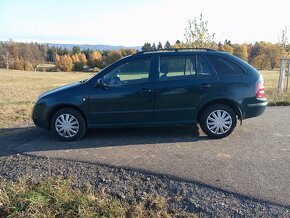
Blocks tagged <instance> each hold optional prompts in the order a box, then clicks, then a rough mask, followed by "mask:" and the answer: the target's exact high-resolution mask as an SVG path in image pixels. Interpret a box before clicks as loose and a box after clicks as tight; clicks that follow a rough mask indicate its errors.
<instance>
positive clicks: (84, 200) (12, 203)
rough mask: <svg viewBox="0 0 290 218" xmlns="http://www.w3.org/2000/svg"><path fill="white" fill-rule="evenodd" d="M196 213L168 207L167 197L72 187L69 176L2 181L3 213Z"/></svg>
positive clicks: (0, 209)
mask: <svg viewBox="0 0 290 218" xmlns="http://www.w3.org/2000/svg"><path fill="white" fill-rule="evenodd" d="M176 216H179V217H196V216H195V215H194V214H192V213H187V212H185V211H181V210H179V211H177V210H175V211H174V210H169V207H168V204H167V200H166V199H165V198H164V197H160V196H150V195H148V196H146V197H145V198H144V200H142V201H139V202H136V203H131V204H129V203H128V202H126V201H123V200H120V199H117V198H113V197H111V196H109V195H107V194H105V193H104V192H98V191H97V190H95V189H94V188H93V187H92V186H91V185H89V184H87V185H84V186H83V187H82V188H73V186H72V182H71V181H70V180H68V179H61V178H48V179H47V180H42V181H40V182H39V181H36V180H34V179H32V178H25V179H21V180H19V181H17V182H11V181H5V182H3V181H2V182H0V217H11V218H12V217H88V218H89V217H176Z"/></svg>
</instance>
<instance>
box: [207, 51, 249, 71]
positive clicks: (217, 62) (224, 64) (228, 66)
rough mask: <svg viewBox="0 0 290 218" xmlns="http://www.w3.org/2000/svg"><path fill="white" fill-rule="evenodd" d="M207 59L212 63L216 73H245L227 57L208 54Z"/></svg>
mask: <svg viewBox="0 0 290 218" xmlns="http://www.w3.org/2000/svg"><path fill="white" fill-rule="evenodd" d="M207 59H208V60H209V62H210V63H211V64H212V66H213V67H214V69H215V70H216V72H217V74H218V75H237V74H244V73H245V71H244V70H243V69H242V68H241V67H240V66H239V65H238V64H236V63H234V62H233V61H231V60H229V59H227V58H224V57H220V56H214V55H208V56H207Z"/></svg>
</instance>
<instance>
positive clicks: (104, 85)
mask: <svg viewBox="0 0 290 218" xmlns="http://www.w3.org/2000/svg"><path fill="white" fill-rule="evenodd" d="M96 86H98V87H100V88H102V89H106V88H107V87H108V86H109V85H108V84H107V83H106V82H104V80H102V79H98V80H97V84H96Z"/></svg>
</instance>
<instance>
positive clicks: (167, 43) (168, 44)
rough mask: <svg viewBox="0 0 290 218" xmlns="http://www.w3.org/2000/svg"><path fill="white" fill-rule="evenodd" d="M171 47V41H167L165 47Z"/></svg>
mask: <svg viewBox="0 0 290 218" xmlns="http://www.w3.org/2000/svg"><path fill="white" fill-rule="evenodd" d="M170 48H171V45H170V43H169V42H168V41H167V42H166V43H165V45H164V49H170Z"/></svg>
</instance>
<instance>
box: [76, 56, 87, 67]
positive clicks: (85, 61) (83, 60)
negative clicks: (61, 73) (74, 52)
mask: <svg viewBox="0 0 290 218" xmlns="http://www.w3.org/2000/svg"><path fill="white" fill-rule="evenodd" d="M78 56H79V60H80V62H81V63H82V64H83V65H85V64H87V58H86V55H85V54H84V53H78Z"/></svg>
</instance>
